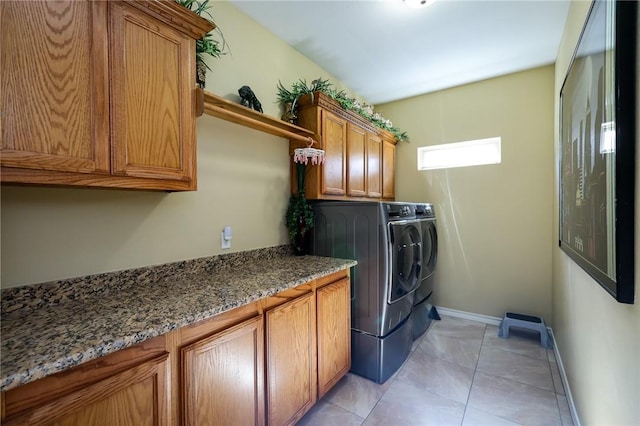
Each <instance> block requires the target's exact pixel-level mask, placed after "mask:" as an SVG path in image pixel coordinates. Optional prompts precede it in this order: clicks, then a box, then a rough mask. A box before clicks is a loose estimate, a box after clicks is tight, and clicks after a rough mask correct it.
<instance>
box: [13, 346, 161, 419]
mask: <svg viewBox="0 0 640 426" xmlns="http://www.w3.org/2000/svg"><path fill="white" fill-rule="evenodd" d="M169 371H170V369H169V354H168V353H165V354H164V355H161V356H160V357H157V358H154V359H151V360H149V361H146V362H144V363H142V364H139V365H136V366H135V367H131V368H128V369H126V370H124V371H122V372H120V373H117V374H115V375H113V376H110V377H107V378H105V379H103V380H100V381H98V382H96V383H92V384H88V385H86V386H83V387H80V388H78V389H77V390H75V391H72V392H69V393H67V394H65V395H63V396H61V397H59V398H55V399H52V400H50V401H48V402H47V403H45V404H43V405H40V406H37V407H35V408H33V409H31V410H28V411H26V412H24V413H21V414H19V415H17V416H12V417H9V418H8V419H6V420H4V419H3V421H2V424H3V425H68V426H72V425H73V426H80V425H96V426H112V425H119V426H145V425H148V426H169V425H170V424H171V423H170V419H171V414H170V410H171V407H170V398H169V395H170V392H171V382H170V380H169V378H170V375H169ZM72 375H73V374H72ZM18 389H20V388H18ZM51 391H53V392H55V390H54V389H48V386H43V389H42V391H41V392H42V394H44V395H46V394H47V393H49V392H51ZM36 399H37V398H36Z"/></svg>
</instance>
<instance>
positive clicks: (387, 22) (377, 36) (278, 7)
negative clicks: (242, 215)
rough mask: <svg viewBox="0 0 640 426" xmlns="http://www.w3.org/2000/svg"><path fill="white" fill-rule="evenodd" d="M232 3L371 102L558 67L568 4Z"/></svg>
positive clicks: (443, 0)
mask: <svg viewBox="0 0 640 426" xmlns="http://www.w3.org/2000/svg"><path fill="white" fill-rule="evenodd" d="M230 1H231V2H232V3H233V4H234V5H235V6H236V7H238V8H239V9H240V10H241V11H243V12H244V13H246V14H247V15H249V16H251V17H252V18H253V19H255V20H256V21H257V22H259V23H260V24H262V25H263V26H264V27H266V28H268V29H269V30H270V31H271V32H273V33H274V34H275V35H276V36H278V37H279V38H281V39H282V40H284V41H285V42H286V43H287V44H289V45H290V46H292V47H293V48H295V49H296V50H298V51H299V52H301V53H302V54H303V55H305V56H306V57H308V58H309V59H311V60H312V61H314V62H315V63H317V64H318V65H320V66H321V67H323V68H324V69H325V70H327V71H328V72H329V73H331V74H333V75H334V76H335V77H336V78H338V79H339V80H341V81H342V82H343V83H344V84H346V85H347V86H348V87H350V88H351V89H353V90H354V91H355V92H356V93H358V94H359V95H361V96H363V97H364V98H365V99H367V100H368V101H369V102H370V103H372V104H380V103H384V102H388V101H393V100H397V99H403V98H407V97H410V96H414V95H419V94H423V93H428V92H433V91H436V90H440V89H444V88H448V87H454V86H458V85H461V84H465V83H470V82H474V81H479V80H483V79H487V78H491V77H496V76H499V75H504V74H509V73H512V72H517V71H522V70H525V69H529V68H534V67H537V66H542V65H547V64H551V63H553V62H554V61H555V57H556V53H557V51H558V45H559V42H560V37H561V35H562V30H563V28H564V24H565V20H566V17H567V13H568V10H569V3H570V0H551V1H546V0H510V1H484V0H465V1H460V0H437V1H436V2H435V3H434V4H432V5H431V6H429V7H426V8H423V9H412V8H409V7H407V6H406V5H405V4H404V3H403V2H402V0H368V1H363V0H351V1H326V0H325V1H312V0H289V1H273V0H230ZM318 77H322V78H327V76H318ZM291 83H293V82H291Z"/></svg>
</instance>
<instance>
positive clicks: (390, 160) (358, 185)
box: [289, 92, 396, 200]
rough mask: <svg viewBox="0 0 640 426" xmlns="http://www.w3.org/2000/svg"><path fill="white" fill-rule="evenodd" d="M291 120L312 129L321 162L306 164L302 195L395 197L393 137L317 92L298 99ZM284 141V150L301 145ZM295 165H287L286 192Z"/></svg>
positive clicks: (293, 185)
mask: <svg viewBox="0 0 640 426" xmlns="http://www.w3.org/2000/svg"><path fill="white" fill-rule="evenodd" d="M297 116H298V119H297V124H298V125H299V126H301V127H304V128H306V129H309V130H311V131H312V132H314V134H315V135H314V139H315V140H316V141H318V142H319V145H314V148H319V149H322V150H324V151H325V162H324V164H321V165H310V166H307V168H306V179H305V196H306V197H307V198H308V199H325V200H346V199H356V200H357V199H360V200H380V199H384V200H393V199H394V197H395V190H394V185H395V176H394V175H395V150H396V139H395V136H394V135H393V134H392V133H390V132H387V131H385V130H381V129H379V128H377V127H375V126H374V125H373V124H371V123H370V122H369V121H367V120H365V119H364V118H363V117H362V116H360V115H359V114H357V113H355V112H353V111H348V110H345V109H343V108H342V107H341V106H340V104H339V103H337V102H336V101H335V100H333V99H332V98H330V97H329V96H327V95H326V94H324V93H322V92H315V93H314V96H313V99H312V98H311V96H309V95H305V96H303V97H301V98H300V100H299V101H298V111H297ZM304 146H305V144H304V142H301V141H299V140H290V142H289V151H290V154H291V155H293V151H294V150H295V149H296V148H304ZM295 167H296V166H295V164H294V163H293V162H292V163H291V176H292V179H291V190H292V192H293V193H297V191H298V188H297V179H296V176H297V174H296V170H295Z"/></svg>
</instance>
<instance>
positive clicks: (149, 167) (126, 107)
mask: <svg viewBox="0 0 640 426" xmlns="http://www.w3.org/2000/svg"><path fill="white" fill-rule="evenodd" d="M110 25H111V27H110V32H109V34H110V43H109V44H110V50H111V94H112V96H111V116H112V141H113V173H114V174H117V175H124V176H137V177H143V178H145V177H146V178H152V179H169V180H183V181H191V180H195V167H194V166H195V152H196V150H195V137H194V132H195V127H194V120H193V117H194V114H195V112H194V111H193V99H192V95H193V94H192V92H193V84H192V83H193V82H192V79H191V78H189V77H190V76H192V75H193V73H194V60H193V51H194V49H195V42H194V40H193V39H192V38H191V37H189V36H187V35H184V34H182V33H180V32H178V31H176V30H174V29H173V28H171V27H168V26H166V25H164V24H162V23H159V22H158V21H157V20H156V19H154V18H152V17H150V16H149V15H147V14H146V13H144V12H142V11H140V10H138V9H135V8H133V7H131V6H129V5H127V4H125V3H114V4H113V5H112V6H111V20H110Z"/></svg>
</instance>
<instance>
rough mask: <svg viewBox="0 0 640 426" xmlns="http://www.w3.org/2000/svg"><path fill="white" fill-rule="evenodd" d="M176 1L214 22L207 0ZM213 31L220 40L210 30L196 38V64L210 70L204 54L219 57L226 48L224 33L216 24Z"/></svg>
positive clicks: (223, 53) (224, 52)
mask: <svg viewBox="0 0 640 426" xmlns="http://www.w3.org/2000/svg"><path fill="white" fill-rule="evenodd" d="M176 3H178V4H180V5H182V6H184V7H186V8H187V9H189V10H190V11H192V12H194V13H195V14H196V15H198V16H200V17H202V18H204V19H206V20H207V21H209V22H210V23H211V24H214V22H213V16H212V15H211V12H210V9H211V5H210V4H209V0H201V1H198V0H176ZM214 25H215V24H214ZM215 31H216V32H217V33H218V35H219V36H220V41H218V40H216V39H215V38H214V36H213V33H211V32H209V33H207V34H205V35H204V37H202V38H201V39H199V40H196V64H201V65H202V66H204V67H206V69H208V70H211V68H210V67H209V65H208V64H207V63H206V61H205V57H206V55H209V56H211V57H212V58H219V57H220V56H222V55H225V54H226V53H227V52H226V51H227V50H228V45H227V42H226V40H225V38H224V34H223V33H222V31H221V30H220V28H219V27H218V26H216V28H215Z"/></svg>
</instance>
